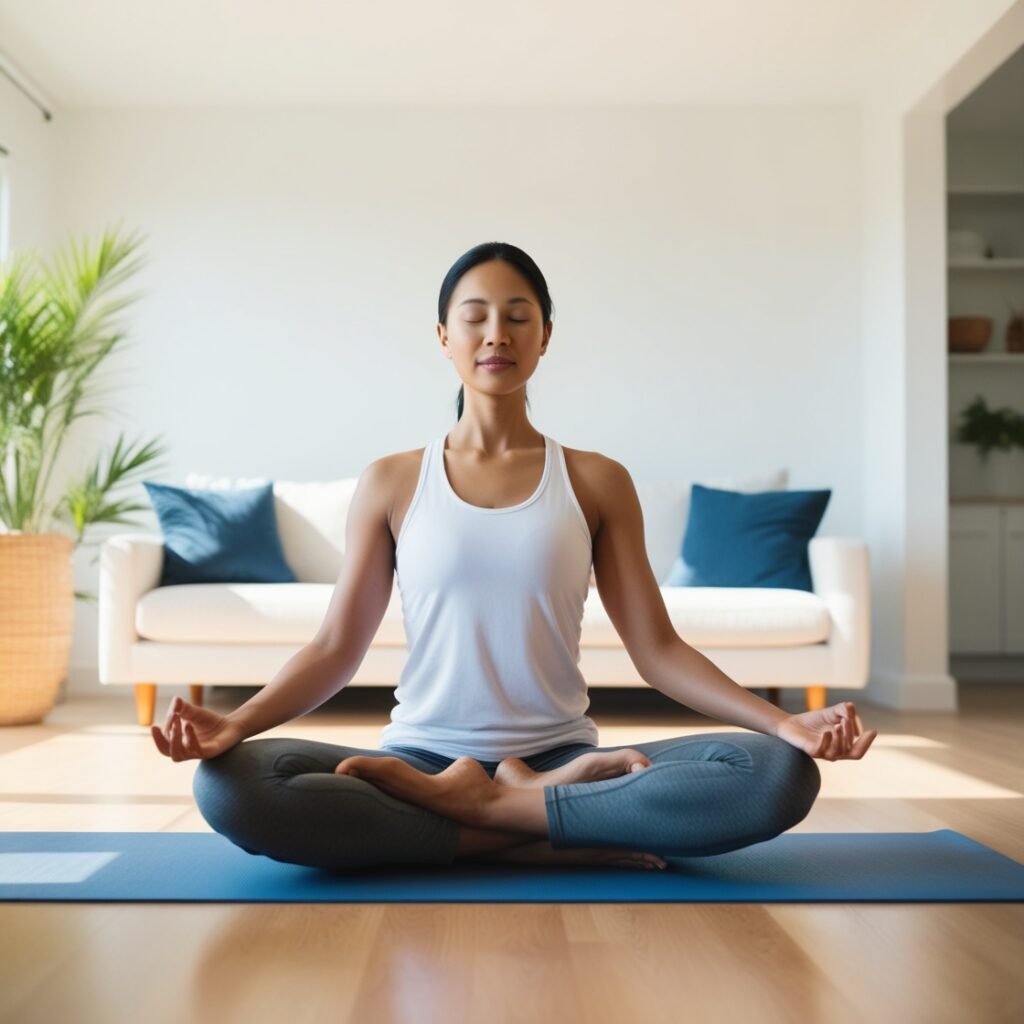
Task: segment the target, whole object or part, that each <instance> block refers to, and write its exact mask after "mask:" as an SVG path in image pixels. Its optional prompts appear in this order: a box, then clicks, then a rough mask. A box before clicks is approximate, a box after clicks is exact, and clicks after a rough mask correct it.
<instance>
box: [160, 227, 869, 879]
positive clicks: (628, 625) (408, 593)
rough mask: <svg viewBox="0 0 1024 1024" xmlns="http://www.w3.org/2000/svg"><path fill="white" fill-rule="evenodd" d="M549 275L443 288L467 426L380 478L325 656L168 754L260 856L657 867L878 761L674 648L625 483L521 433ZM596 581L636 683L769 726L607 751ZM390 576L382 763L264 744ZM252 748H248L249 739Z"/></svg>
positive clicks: (354, 631) (485, 253)
mask: <svg viewBox="0 0 1024 1024" xmlns="http://www.w3.org/2000/svg"><path fill="white" fill-rule="evenodd" d="M551 331H552V321H551V298H550V296H549V294H548V289H547V284H546V282H545V280H544V277H543V275H542V274H541V272H540V270H539V269H538V267H537V266H536V264H535V263H534V262H533V260H532V259H531V258H530V257H529V256H528V255H527V254H526V253H525V252H523V251H522V250H521V249H518V248H516V247H515V246H513V245H508V244H504V243H498V242H492V243H486V244H483V245H478V246H476V247H475V248H473V249H471V250H469V252H467V253H465V254H464V255H463V256H462V257H461V258H460V259H459V260H458V261H457V262H456V263H455V264H454V266H453V267H452V268H451V270H449V272H448V274H447V276H446V277H445V279H444V282H443V283H442V286H441V294H440V298H439V302H438V324H437V333H438V339H439V341H440V344H441V349H442V351H443V352H444V354H445V356H446V357H447V358H448V359H450V360H451V361H452V362H453V364H454V366H455V370H456V372H457V373H458V375H459V377H460V378H461V379H462V382H463V386H462V388H461V389H460V392H459V397H458V400H457V423H456V425H455V427H454V428H453V429H452V430H451V431H450V432H448V433H446V434H445V435H444V436H442V437H438V438H436V439H435V440H434V441H432V442H431V443H430V444H429V445H427V446H426V447H425V448H422V449H417V450H414V451H409V452H401V453H398V454H395V455H391V456H387V457H385V458H382V459H378V460H377V461H375V462H374V463H372V464H371V465H370V466H369V467H367V469H366V470H365V471H364V472H363V474H362V475H361V477H360V479H359V483H358V486H357V489H356V491H355V494H354V496H353V498H352V503H351V506H350V510H349V514H348V521H347V525H346V537H347V539H346V553H345V559H344V564H343V566H342V569H341V572H340V575H339V577H338V581H337V584H336V586H335V589H334V593H333V596H332V599H331V603H330V607H329V608H328V611H327V615H326V617H325V619H324V622H323V624H322V625H321V627H320V629H319V632H318V633H317V635H316V637H314V639H313V640H312V641H311V642H310V644H309V645H307V646H306V647H305V648H304V649H303V650H301V651H300V652H299V653H298V654H297V655H295V656H294V657H293V658H292V659H291V660H290V661H289V662H288V663H287V664H286V665H285V666H284V668H283V669H282V670H281V672H280V673H279V674H278V675H277V676H276V677H275V679H274V680H272V681H271V683H270V684H269V685H268V686H266V687H265V688H264V689H263V690H261V691H260V692H259V693H258V694H256V695H255V696H254V697H253V698H252V699H251V700H249V701H248V702H247V703H246V704H244V705H242V706H241V707H240V708H238V709H237V710H236V711H233V712H231V713H230V714H228V715H226V716H222V715H218V714H217V713H215V712H214V711H211V710H209V709H206V708H200V707H195V706H193V705H191V704H188V703H187V702H185V701H183V700H182V699H181V698H175V700H174V701H173V702H172V705H171V708H170V710H169V712H168V715H167V720H166V722H165V724H164V727H163V729H161V728H160V727H159V726H156V725H154V726H153V727H152V734H153V738H154V741H155V743H156V746H157V748H158V749H159V750H160V752H161V753H162V754H164V755H166V756H169V757H171V758H172V759H173V760H175V761H181V760H186V759H189V758H201V759H202V761H201V763H200V764H199V765H198V766H197V769H196V773H195V778H194V783H193V790H194V793H195V797H196V801H197V803H198V805H199V808H200V810H201V811H202V813H203V816H204V817H205V818H206V820H207V821H208V822H209V824H210V825H211V826H212V827H213V828H214V829H215V830H216V831H218V832H220V833H222V834H223V835H225V836H227V837H228V838H229V839H231V840H232V841H233V842H234V843H236V844H237V845H239V846H241V847H242V848H243V849H245V850H247V851H249V852H251V853H259V854H264V855H266V856H268V857H271V858H273V859H275V860H279V861H285V862H288V863H297V864H306V865H310V866H316V867H328V868H336V867H357V866H363V865H380V864H390V863H444V864H447V863H451V862H452V861H455V860H476V861H491V862H493V861H516V862H520V863H523V862H526V863H585V864H604V865H614V866H623V867H635V868H648V869H650V868H655V867H658V868H663V867H664V866H665V864H666V861H665V860H664V856H670V855H673V854H675V855H682V856H703V855H710V854H715V853H723V852H726V851H728V850H734V849H737V848H739V847H742V846H746V845H749V844H752V843H758V842H763V841H764V840H767V839H770V838H772V837H774V836H776V835H779V834H780V833H781V832H784V831H785V830H786V829H789V828H791V827H792V826H794V825H796V824H797V823H798V822H799V821H801V820H803V818H804V817H806V815H807V813H808V811H809V810H810V808H811V805H812V804H813V802H814V799H815V797H816V796H817V794H818V790H819V787H820V784H821V777H820V773H819V771H818V767H817V765H816V764H815V762H814V760H813V758H816V757H817V758H823V759H825V760H829V761H835V760H838V759H841V758H855V759H856V758H860V757H863V755H864V753H865V752H866V751H867V749H868V747H870V746H871V743H872V741H873V740H874V738H875V735H876V733H875V730H869V731H867V732H865V731H864V730H863V728H862V726H861V722H860V718H859V716H858V715H857V711H856V709H855V707H854V705H853V704H852V703H850V702H845V703H841V704H836V705H833V706H832V707H829V708H825V709H823V710H820V711H813V712H807V713H805V714H799V715H787V714H785V713H784V712H782V711H781V710H780V709H778V708H776V707H775V706H774V705H772V704H770V703H768V702H767V701H763V700H761V699H760V698H758V697H757V696H755V695H754V694H752V693H751V692H750V691H748V690H747V689H745V688H744V687H743V686H740V685H738V684H737V683H735V682H734V681H733V680H731V679H730V678H729V677H728V676H726V675H725V674H724V673H722V672H721V671H720V670H719V669H718V668H716V667H715V665H714V664H713V663H712V662H711V661H709V660H708V659H707V658H705V657H704V656H703V655H701V654H700V653H699V652H697V651H695V650H694V649H693V648H692V647H690V646H689V645H687V644H686V643H684V642H683V641H682V640H681V639H680V638H679V636H678V635H677V634H676V633H675V631H674V629H673V627H672V624H671V621H670V620H669V617H668V613H667V611H666V609H665V604H664V601H663V600H662V596H661V593H660V591H659V589H658V584H657V581H656V580H655V578H654V575H653V572H652V570H651V567H650V564H649V562H648V561H647V557H646V552H645V547H644V539H643V517H642V513H641V510H640V505H639V501H638V499H637V495H636V490H635V488H634V486H633V482H632V480H631V478H630V475H629V473H628V472H627V471H626V469H625V468H624V467H623V466H622V465H621V464H620V463H618V462H616V461H614V460H612V459H609V458H606V457H605V456H603V455H600V454H598V453H596V452H587V451H577V450H574V449H563V448H562V447H561V446H560V445H559V444H558V443H557V442H555V441H554V440H553V439H551V438H549V437H547V436H546V435H544V434H541V433H539V432H538V431H537V430H536V428H535V427H534V426H533V425H532V424H531V423H530V421H529V419H528V417H527V414H526V405H527V398H526V383H527V381H528V380H529V379H530V377H531V375H532V374H533V372H534V370H536V368H537V364H538V363H539V361H540V359H541V357H542V356H543V355H544V354H545V353H546V352H547V349H548V344H549V342H550V339H551ZM591 565H593V569H594V573H595V577H596V585H597V587H598V592H599V594H600V597H601V601H602V604H603V606H604V607H605V609H606V610H607V612H608V615H609V617H610V619H611V621H612V623H613V624H614V625H615V627H616V629H617V631H618V632H619V634H620V635H621V637H622V640H623V643H624V644H625V646H626V649H627V650H628V652H629V654H630V657H631V658H632V660H633V662H634V664H635V665H636V666H637V669H638V671H639V672H640V674H641V675H642V676H643V678H644V679H645V680H647V681H648V682H649V683H650V684H651V685H652V686H655V687H656V688H657V689H659V690H661V691H662V692H664V693H666V694H667V695H669V696H671V697H673V698H675V699H677V700H679V701H680V703H685V704H688V705H689V706H691V707H694V708H696V709H697V710H699V711H702V712H704V713H707V714H709V715H713V716H714V717H716V718H718V719H720V720H723V721H731V722H734V723H736V724H739V725H741V726H743V727H744V728H745V729H749V730H753V732H730V733H710V734H707V735H705V736H689V737H676V738H670V739H663V740H655V741H652V742H648V743H638V744H636V745H635V746H632V747H623V746H613V747H598V746H597V745H596V742H597V738H598V735H597V729H596V726H595V725H594V723H593V721H592V720H591V719H590V718H588V717H587V715H586V714H585V712H586V709H587V708H588V707H589V701H588V698H587V692H586V683H585V681H584V679H583V677H582V675H581V674H580V671H579V668H578V659H579V635H580V626H581V620H582V615H583V603H584V600H585V598H586V596H587V590H588V585H589V577H590V573H591ZM396 571H397V578H398V585H399V589H400V591H401V597H402V609H403V615H404V621H405V631H406V637H407V641H408V646H409V653H408V658H407V661H406V664H405V666H404V667H403V670H402V675H401V679H400V682H399V686H398V688H397V690H396V694H395V696H396V699H397V702H398V703H397V704H396V706H395V708H394V709H393V710H392V714H391V722H390V724H389V725H387V726H386V727H385V729H384V732H383V735H382V737H381V739H382V741H383V742H382V744H381V749H379V750H371V749H360V748H355V747H346V746H338V745H335V744H331V743H323V742H317V741H313V740H301V739H283V738H282V739H262V740H252V739H249V737H251V736H254V735H256V734H257V733H260V732H262V731H264V730H266V729H269V728H272V727H274V726H276V725H279V724H281V723H283V722H287V721H290V720H292V719H293V718H296V717H298V716H300V715H302V714H305V713H306V712H308V711H310V710H312V709H313V708H315V707H318V706H319V705H320V704H322V703H323V702H324V701H325V700H327V699H328V698H329V697H331V696H332V695H333V694H335V693H337V692H338V691H339V690H340V689H341V688H342V687H344V686H345V685H346V684H347V683H348V681H349V680H350V679H351V678H352V676H353V675H354V673H355V671H356V669H357V668H358V666H359V664H360V662H361V660H362V658H363V656H364V655H365V652H366V649H367V647H368V646H369V644H370V641H371V640H372V639H373V636H374V635H375V633H376V632H377V629H378V627H379V625H380V622H381V619H382V617H383V614H384V611H385V609H386V607H387V605H388V601H389V599H390V596H391V591H392V582H393V579H394V577H395V573H396ZM243 741H247V742H243Z"/></svg>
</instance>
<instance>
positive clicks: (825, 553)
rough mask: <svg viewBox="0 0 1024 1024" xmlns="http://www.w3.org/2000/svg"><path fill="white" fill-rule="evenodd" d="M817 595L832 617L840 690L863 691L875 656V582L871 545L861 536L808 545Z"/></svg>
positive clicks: (817, 540) (815, 540)
mask: <svg viewBox="0 0 1024 1024" xmlns="http://www.w3.org/2000/svg"><path fill="white" fill-rule="evenodd" d="M807 558H808V561H809V562H810V568H811V583H812V586H813V587H814V592H815V594H817V595H818V596H819V597H820V598H821V599H822V600H823V601H824V602H825V604H826V606H827V607H828V610H829V613H830V614H831V617H832V634H831V637H830V638H829V645H830V646H831V647H832V648H833V651H834V654H835V661H834V669H833V679H832V681H831V682H830V683H829V685H830V686H834V687H847V688H851V689H863V688H864V687H865V686H866V685H867V680H868V666H869V662H870V655H871V604H870V602H871V578H870V572H869V565H868V546H867V543H866V542H865V541H863V540H861V539H860V538H857V537H812V538H811V540H810V543H809V544H808V546H807Z"/></svg>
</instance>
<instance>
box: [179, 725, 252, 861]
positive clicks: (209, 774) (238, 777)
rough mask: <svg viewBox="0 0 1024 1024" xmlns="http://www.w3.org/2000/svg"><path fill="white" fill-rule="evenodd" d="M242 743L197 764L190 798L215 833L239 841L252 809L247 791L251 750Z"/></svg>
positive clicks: (250, 778)
mask: <svg viewBox="0 0 1024 1024" xmlns="http://www.w3.org/2000/svg"><path fill="white" fill-rule="evenodd" d="M248 746H249V742H242V743H239V744H237V745H236V746H234V747H231V748H230V749H229V750H226V751H224V753H223V754H220V755H218V756H217V757H213V758H208V759H204V760H202V761H200V762H199V764H198V765H196V770H195V774H194V775H193V776H192V796H193V798H194V799H195V802H196V806H197V807H198V808H199V813H200V814H202V816H203V818H204V819H205V820H206V823H207V824H208V825H209V826H210V828H212V829H213V830H214V831H215V832H219V833H221V835H224V836H227V837H228V838H229V839H231V840H232V841H233V842H238V841H239V836H240V835H241V833H242V832H243V831H244V826H245V822H246V820H247V818H248V817H249V816H250V811H251V809H250V808H249V807H248V806H247V804H248V800H247V798H246V797H247V790H248V789H249V788H250V786H251V782H252V771H251V770H252V768H253V764H252V751H250V750H246V749H244V748H246V747H248Z"/></svg>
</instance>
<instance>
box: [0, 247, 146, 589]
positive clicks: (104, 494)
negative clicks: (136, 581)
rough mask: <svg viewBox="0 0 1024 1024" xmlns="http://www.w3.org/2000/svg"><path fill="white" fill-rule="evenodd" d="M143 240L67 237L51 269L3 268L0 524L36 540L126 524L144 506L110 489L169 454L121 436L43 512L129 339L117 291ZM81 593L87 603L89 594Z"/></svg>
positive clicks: (19, 257)
mask: <svg viewBox="0 0 1024 1024" xmlns="http://www.w3.org/2000/svg"><path fill="white" fill-rule="evenodd" d="M140 244H141V239H140V238H139V237H138V236H136V235H130V236H128V237H124V238H122V237H121V236H120V234H119V233H118V231H116V230H115V231H106V232H104V233H103V234H102V236H101V237H100V238H99V239H98V240H97V241H96V242H90V241H89V240H88V239H83V240H82V241H81V242H77V243H76V242H75V241H74V240H71V241H70V242H69V243H68V244H67V246H66V247H65V248H64V249H62V250H60V251H59V252H58V253H57V254H56V256H55V257H54V259H53V261H52V263H51V264H50V265H45V264H43V263H42V262H41V261H40V260H39V259H38V257H37V256H36V255H35V254H34V253H29V252H16V253H13V254H12V255H11V256H10V257H9V258H8V260H7V261H6V262H5V263H4V264H3V265H0V526H2V527H3V529H4V530H5V531H8V532H13V531H18V532H23V533H40V532H47V531H48V530H49V529H52V523H53V521H58V522H65V523H67V524H69V525H70V526H71V527H72V528H73V530H74V543H75V546H76V547H77V546H78V544H80V543H81V541H82V538H83V535H84V533H85V530H86V528H87V527H89V526H91V525H93V524H96V523H127V524H133V520H130V519H128V518H126V516H127V514H128V513H130V512H135V511H139V510H142V509H145V508H146V507H147V506H146V505H140V504H136V503H132V502H128V501H124V500H117V499H116V498H115V497H114V493H113V492H114V491H116V490H117V489H118V488H119V487H122V486H123V485H125V484H126V483H128V482H129V481H130V480H132V478H133V477H136V476H139V475H141V474H143V473H144V472H148V471H149V469H150V468H151V467H152V465H153V464H154V463H155V462H156V461H157V460H158V459H159V458H160V457H161V456H163V455H164V454H165V452H166V449H165V448H164V447H162V446H161V445H160V444H159V443H158V440H157V439H154V440H152V441H149V442H147V443H145V444H143V443H141V442H135V443H127V442H126V441H125V438H124V434H123V433H121V434H120V435H119V436H118V439H117V441H116V443H115V444H114V448H113V450H112V451H111V452H109V453H106V454H101V455H100V456H99V457H98V458H97V459H96V460H95V462H94V463H93V464H92V465H91V466H90V467H89V468H88V469H87V470H86V472H85V473H84V475H82V477H81V478H80V479H78V480H74V481H72V482H71V483H70V484H69V486H68V487H67V490H66V491H65V493H64V495H63V496H62V497H61V498H60V499H58V500H57V501H56V502H55V503H54V504H53V506H52V508H50V507H47V502H46V492H47V487H48V484H49V480H50V475H51V473H52V471H53V467H54V464H55V462H56V461H57V457H58V455H59V453H60V450H61V447H62V445H63V443H64V441H65V439H66V437H67V435H68V431H69V429H70V428H71V426H72V425H73V424H74V423H75V422H76V421H77V420H80V419H83V418H84V417H86V416H94V415H102V413H103V410H102V409H97V408H89V407H86V405H85V403H86V401H87V400H92V399H93V398H95V397H96V395H97V388H96V380H95V377H94V375H95V372H96V370H97V368H98V367H99V366H100V365H101V364H102V363H103V361H104V360H105V359H106V358H107V357H108V356H109V355H110V353H111V352H113V351H114V350H115V349H116V348H118V346H119V345H121V344H122V342H123V341H124V339H125V333H124V331H123V329H122V327H121V325H120V323H119V322H118V316H119V314H120V313H121V312H122V311H123V310H124V309H125V308H127V306H128V305H129V304H130V303H132V302H133V301H134V300H135V299H136V298H137V296H136V295H123V294H117V292H116V290H117V289H118V288H119V286H121V285H123V284H124V283H125V282H126V281H127V280H128V279H129V278H131V276H132V275H133V274H134V273H135V272H136V271H137V270H138V269H139V267H140V266H141V260H140V259H139V258H138V256H137V252H138V249H139V246H140ZM77 596H82V597H90V596H91V595H87V594H78V595H77Z"/></svg>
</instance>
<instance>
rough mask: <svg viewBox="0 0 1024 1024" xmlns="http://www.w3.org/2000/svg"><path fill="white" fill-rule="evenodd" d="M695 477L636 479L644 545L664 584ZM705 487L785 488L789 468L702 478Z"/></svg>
mask: <svg viewBox="0 0 1024 1024" xmlns="http://www.w3.org/2000/svg"><path fill="white" fill-rule="evenodd" d="M696 482H697V481H693V480H673V481H668V482H661V481H651V480H637V481H635V482H634V483H635V486H636V493H637V497H638V498H639V499H640V508H641V509H642V511H643V514H644V545H645V546H646V548H647V560H648V561H649V562H650V563H651V569H652V570H653V572H654V578H655V579H656V580H657V581H658V582H659V583H660V584H662V585H664V584H665V583H666V582H667V579H668V574H669V572H670V571H671V570H672V565H673V562H674V561H675V558H676V556H677V555H678V554H679V551H680V549H681V548H682V544H683V534H684V533H685V531H686V522H687V519H688V518H689V511H690V491H691V488H692V486H693V484H694V483H696ZM700 483H701V484H703V485H704V486H706V487H721V488H724V489H725V490H729V491H741V492H743V493H747V492H754V491H784V490H785V489H786V488H787V487H788V486H789V470H788V469H786V468H782V469H777V470H775V471H774V472H772V473H758V474H751V475H749V476H717V477H708V478H706V479H704V480H701V481H700Z"/></svg>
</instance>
